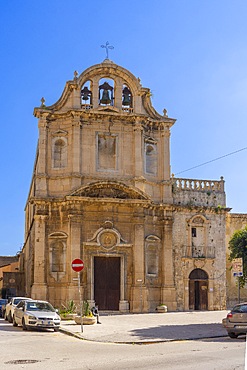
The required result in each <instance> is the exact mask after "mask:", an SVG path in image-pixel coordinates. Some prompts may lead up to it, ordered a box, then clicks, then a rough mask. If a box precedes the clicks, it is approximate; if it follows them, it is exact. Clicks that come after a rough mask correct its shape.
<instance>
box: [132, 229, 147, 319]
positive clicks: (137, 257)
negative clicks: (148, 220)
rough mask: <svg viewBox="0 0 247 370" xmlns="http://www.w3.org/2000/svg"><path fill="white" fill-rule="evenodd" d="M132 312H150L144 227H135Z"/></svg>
mask: <svg viewBox="0 0 247 370" xmlns="http://www.w3.org/2000/svg"><path fill="white" fill-rule="evenodd" d="M132 276H133V285H132V294H131V295H132V299H131V304H132V312H147V311H148V292H147V289H146V286H145V263H144V226H143V225H140V224H139V225H135V243H134V246H133V275H132Z"/></svg>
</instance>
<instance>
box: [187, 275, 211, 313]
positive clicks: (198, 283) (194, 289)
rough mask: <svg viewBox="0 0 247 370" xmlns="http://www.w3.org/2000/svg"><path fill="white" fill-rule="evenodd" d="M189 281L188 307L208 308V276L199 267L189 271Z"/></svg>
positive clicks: (195, 308) (192, 308) (194, 308)
mask: <svg viewBox="0 0 247 370" xmlns="http://www.w3.org/2000/svg"><path fill="white" fill-rule="evenodd" d="M189 278H190V281H189V309H190V310H207V309H208V276H207V273H206V272H205V271H203V270H201V269H195V270H193V271H192V272H191V273H190V276H189Z"/></svg>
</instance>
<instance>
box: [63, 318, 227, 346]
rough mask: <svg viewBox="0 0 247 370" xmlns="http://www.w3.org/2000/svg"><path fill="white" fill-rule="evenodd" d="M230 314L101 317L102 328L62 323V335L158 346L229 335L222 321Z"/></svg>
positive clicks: (71, 321)
mask: <svg viewBox="0 0 247 370" xmlns="http://www.w3.org/2000/svg"><path fill="white" fill-rule="evenodd" d="M228 312H229V311H192V312H167V313H147V314H116V315H114V314H113V315H110V314H109V315H106V314H104V315H102V316H100V322H101V324H94V325H83V332H82V333H81V325H77V324H76V323H75V322H74V321H73V320H70V321H64V320H63V321H62V322H61V327H60V331H61V332H63V333H65V334H68V335H73V336H75V337H77V338H79V339H85V340H90V341H96V342H106V343H137V344H138V343H139V344H141V343H155V342H167V341H174V340H186V339H187V340H188V339H200V338H217V337H224V336H226V335H227V332H226V330H225V329H224V328H223V327H222V324H221V322H222V319H223V318H225V317H226V315H227V313H228Z"/></svg>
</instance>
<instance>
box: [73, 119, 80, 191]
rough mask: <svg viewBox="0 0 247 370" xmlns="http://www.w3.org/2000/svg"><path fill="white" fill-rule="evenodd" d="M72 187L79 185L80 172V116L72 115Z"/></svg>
mask: <svg viewBox="0 0 247 370" xmlns="http://www.w3.org/2000/svg"><path fill="white" fill-rule="evenodd" d="M72 130H73V138H72V140H73V141H72V176H73V177H72V188H76V187H78V186H80V184H81V183H80V173H81V160H82V158H81V122H80V116H79V115H74V116H73V119H72Z"/></svg>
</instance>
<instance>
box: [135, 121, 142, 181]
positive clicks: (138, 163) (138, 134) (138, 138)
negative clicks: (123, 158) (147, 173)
mask: <svg viewBox="0 0 247 370" xmlns="http://www.w3.org/2000/svg"><path fill="white" fill-rule="evenodd" d="M142 131H143V128H142V124H141V122H140V121H137V122H136V124H135V128H134V140H135V145H134V148H135V176H136V177H140V176H142V175H143V147H142Z"/></svg>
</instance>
